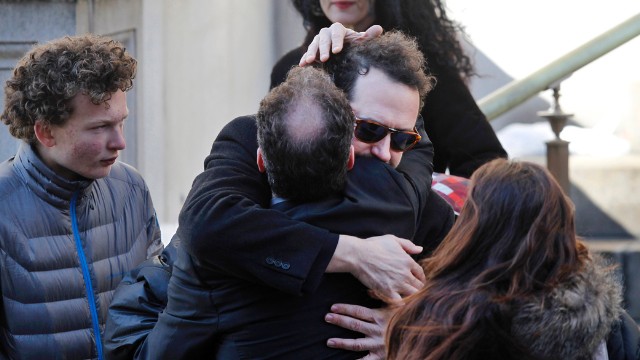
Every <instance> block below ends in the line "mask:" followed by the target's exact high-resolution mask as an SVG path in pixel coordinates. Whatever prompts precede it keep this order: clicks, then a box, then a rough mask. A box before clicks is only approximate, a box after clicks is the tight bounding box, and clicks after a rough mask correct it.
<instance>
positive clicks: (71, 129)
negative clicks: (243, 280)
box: [0, 35, 162, 359]
mask: <svg viewBox="0 0 640 360" xmlns="http://www.w3.org/2000/svg"><path fill="white" fill-rule="evenodd" d="M135 73H136V60H135V59H133V58H132V57H131V56H130V55H129V54H128V53H127V52H126V51H125V49H124V47H123V46H122V45H121V44H119V43H117V42H115V41H113V40H110V39H108V38H104V37H98V36H94V35H84V36H76V37H65V38H61V39H57V40H54V41H51V42H49V43H46V44H41V45H38V46H36V47H34V48H33V49H32V50H31V51H30V52H29V53H27V54H26V55H25V56H24V57H23V58H22V59H21V60H20V61H19V62H18V64H17V66H16V67H15V69H14V72H13V76H12V77H11V78H10V79H9V80H8V81H7V83H6V86H5V89H4V90H5V99H6V100H5V107H4V110H3V112H2V115H1V119H2V122H3V123H5V124H6V125H7V126H8V127H9V132H10V133H11V135H13V136H14V137H16V138H18V139H20V140H22V143H21V145H20V147H19V149H18V151H17V153H16V155H15V156H14V157H12V158H10V159H9V160H7V161H5V162H3V163H1V164H0V203H2V206H1V207H0V252H1V253H2V256H1V257H0V268H1V269H2V273H1V275H0V292H1V296H2V298H1V303H0V304H1V305H0V306H2V309H1V310H0V337H1V338H2V341H1V342H0V357H2V356H7V357H9V358H16V359H22V358H24V359H44V358H64V359H95V358H99V359H101V358H103V354H102V340H101V331H102V329H103V327H104V323H105V321H106V314H107V308H108V306H109V303H110V301H111V298H112V293H113V291H114V289H115V288H116V286H117V285H118V283H119V282H120V280H121V278H122V277H123V276H124V274H125V273H127V272H128V271H129V270H130V269H132V268H133V267H134V266H136V265H138V264H139V263H140V262H142V261H144V260H145V259H147V258H148V257H151V256H153V255H156V254H158V253H159V252H160V251H161V250H162V243H161V241H160V229H159V226H158V222H157V219H156V214H155V210H154V208H153V204H152V202H151V197H150V194H149V190H148V188H147V186H146V185H145V182H144V181H143V179H142V177H141V176H140V174H138V172H137V171H136V170H135V169H133V168H132V167H130V166H128V165H126V164H123V163H120V162H118V161H117V159H118V155H119V152H120V151H121V150H123V149H124V148H125V140H124V137H123V125H124V121H125V119H126V117H127V115H128V109H127V102H126V91H127V90H129V89H131V87H132V85H133V78H134V76H135Z"/></svg>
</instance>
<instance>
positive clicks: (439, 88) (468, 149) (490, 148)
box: [422, 66, 507, 178]
mask: <svg viewBox="0 0 640 360" xmlns="http://www.w3.org/2000/svg"><path fill="white" fill-rule="evenodd" d="M431 70H432V73H433V75H435V76H436V78H437V84H436V86H435V87H434V88H433V90H432V91H431V92H430V93H429V94H427V97H426V99H425V104H424V107H423V109H422V116H423V117H424V120H425V129H426V130H427V134H429V137H430V138H431V141H433V146H434V148H435V156H434V170H435V171H436V172H440V173H444V172H445V171H446V169H447V168H449V172H450V173H451V174H452V175H457V176H462V177H466V178H469V177H471V174H472V173H473V172H474V171H475V170H476V169H477V168H479V167H480V166H481V165H482V164H484V163H486V162H488V161H490V160H492V159H495V158H498V157H502V158H506V157H507V153H506V151H505V150H504V148H503V147H502V145H501V144H500V141H499V140H498V137H497V136H496V133H495V131H494V130H493V128H492V127H491V125H490V124H489V122H488V121H487V118H486V117H485V116H484V114H483V113H482V111H480V108H478V105H477V104H476V102H475V100H474V99H473V96H472V95H471V92H470V91H469V88H468V87H467V85H466V84H465V83H464V82H463V81H462V79H461V78H460V76H459V75H458V74H456V73H454V72H452V71H451V70H448V69H442V68H440V67H436V66H432V69H431Z"/></svg>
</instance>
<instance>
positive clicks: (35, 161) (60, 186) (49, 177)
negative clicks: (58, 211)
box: [13, 142, 93, 208]
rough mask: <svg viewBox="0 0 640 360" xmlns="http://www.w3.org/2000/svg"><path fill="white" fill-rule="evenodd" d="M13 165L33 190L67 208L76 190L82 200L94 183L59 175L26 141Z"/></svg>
mask: <svg viewBox="0 0 640 360" xmlns="http://www.w3.org/2000/svg"><path fill="white" fill-rule="evenodd" d="M13 167H14V168H15V170H16V171H17V173H18V175H19V176H20V178H21V179H22V181H24V182H25V184H26V185H27V187H28V188H29V189H30V190H31V191H33V192H34V193H35V194H36V195H37V196H38V197H40V198H42V199H43V200H45V201H46V202H48V203H50V204H51V205H53V206H56V207H59V208H67V207H68V206H69V201H71V197H72V196H73V194H74V193H75V192H79V194H78V195H79V196H78V199H79V201H80V200H81V199H82V198H83V197H84V194H85V193H87V192H88V191H90V186H91V184H93V180H89V179H82V180H68V179H66V178H64V177H62V176H60V175H58V174H57V173H55V172H54V171H53V170H52V169H51V168H49V167H48V166H47V165H45V163H44V162H43V161H42V159H40V157H39V156H38V155H37V154H36V152H35V151H34V149H33V148H32V147H31V146H30V145H29V144H27V143H25V142H22V143H21V144H20V147H19V149H18V153H17V154H16V157H15V159H14V161H13Z"/></svg>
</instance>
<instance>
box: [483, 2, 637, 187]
mask: <svg viewBox="0 0 640 360" xmlns="http://www.w3.org/2000/svg"><path fill="white" fill-rule="evenodd" d="M638 35H640V14H636V15H635V16H632V17H631V18H629V19H628V20H626V21H624V22H622V23H620V24H619V25H618V26H616V27H614V28H612V29H610V30H609V31H607V32H605V33H603V34H602V35H600V36H597V37H596V38H594V39H593V40H591V41H589V42H587V43H585V44H584V45H582V46H580V47H578V48H576V49H575V50H573V51H570V52H568V53H567V54H565V55H564V56H561V57H560V58H558V59H557V60H555V61H553V62H551V63H550V64H548V65H547V66H544V67H542V68H541V69H540V70H538V71H536V72H534V73H532V74H531V75H529V76H527V77H525V78H524V79H521V80H515V81H513V82H511V83H509V84H507V85H505V86H503V87H501V88H500V89H498V90H496V91H494V92H492V93H491V94H489V95H487V96H485V97H484V98H482V99H480V101H478V106H479V107H480V109H481V110H482V112H483V113H484V114H485V116H486V117H487V119H488V120H489V121H491V120H493V119H495V118H497V117H498V116H500V115H502V114H503V113H505V112H507V111H509V110H511V109H513V108H514V107H516V106H518V105H520V104H521V103H523V102H525V101H527V100H528V99H530V98H531V97H533V96H536V95H537V94H538V93H539V92H541V91H545V90H548V89H552V90H553V92H554V103H553V104H552V106H551V109H549V111H544V112H540V113H538V115H539V116H541V117H544V118H546V119H547V120H549V122H550V123H551V127H552V129H553V132H554V133H555V135H556V138H555V139H554V140H551V141H548V142H547V143H546V145H547V168H548V169H549V171H550V172H551V173H552V174H553V175H554V176H555V178H556V180H557V181H558V183H559V184H560V186H562V188H563V190H564V191H565V193H566V194H570V186H571V183H570V181H569V143H568V142H567V141H564V140H562V139H560V132H561V131H562V129H563V128H564V125H565V124H566V122H567V119H569V118H570V117H571V116H572V115H571V114H567V113H564V112H563V111H562V109H561V107H560V104H559V102H558V98H559V96H560V83H561V82H562V81H563V80H564V79H566V78H568V77H569V76H571V74H572V73H573V72H575V71H576V70H579V69H580V68H582V67H583V66H585V65H587V64H589V63H591V62H592V61H594V60H596V59H598V58H599V57H601V56H603V55H605V54H607V53H608V52H610V51H611V50H614V49H616V48H617V47H619V46H620V45H622V44H624V43H626V42H627V41H629V40H631V39H633V38H635V37H636V36H638Z"/></svg>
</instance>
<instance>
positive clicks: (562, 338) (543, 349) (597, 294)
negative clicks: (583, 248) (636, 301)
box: [511, 255, 622, 359]
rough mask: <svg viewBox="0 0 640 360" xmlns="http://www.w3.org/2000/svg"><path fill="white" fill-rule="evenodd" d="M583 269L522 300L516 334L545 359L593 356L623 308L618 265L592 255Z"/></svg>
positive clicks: (513, 325)
mask: <svg viewBox="0 0 640 360" xmlns="http://www.w3.org/2000/svg"><path fill="white" fill-rule="evenodd" d="M592 256H593V260H592V261H588V262H587V263H586V264H585V267H584V269H583V271H582V272H580V273H576V274H574V275H573V276H571V277H570V278H569V279H567V281H566V282H564V283H562V284H560V285H559V286H558V287H556V288H555V289H554V290H553V291H552V292H550V293H545V294H541V295H540V296H538V297H535V298H533V299H530V300H528V301H527V302H526V303H523V304H520V305H519V306H518V307H517V309H516V313H515V315H514V317H513V322H512V328H511V331H512V334H513V335H514V337H515V338H516V339H520V341H521V343H522V345H523V346H525V347H526V348H528V349H530V351H531V352H532V354H534V356H536V357H539V358H543V359H592V358H593V356H594V354H595V353H596V349H597V347H598V345H599V344H600V343H601V342H602V341H603V340H605V341H606V338H607V335H608V334H609V332H610V331H611V327H612V325H613V324H614V323H615V322H616V321H618V319H619V317H620V314H621V312H622V308H621V302H622V288H621V285H620V282H619V281H618V280H617V279H616V278H615V275H614V270H613V266H612V265H611V264H607V263H606V262H605V261H604V260H603V259H602V258H601V257H598V256H597V255H592Z"/></svg>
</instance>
